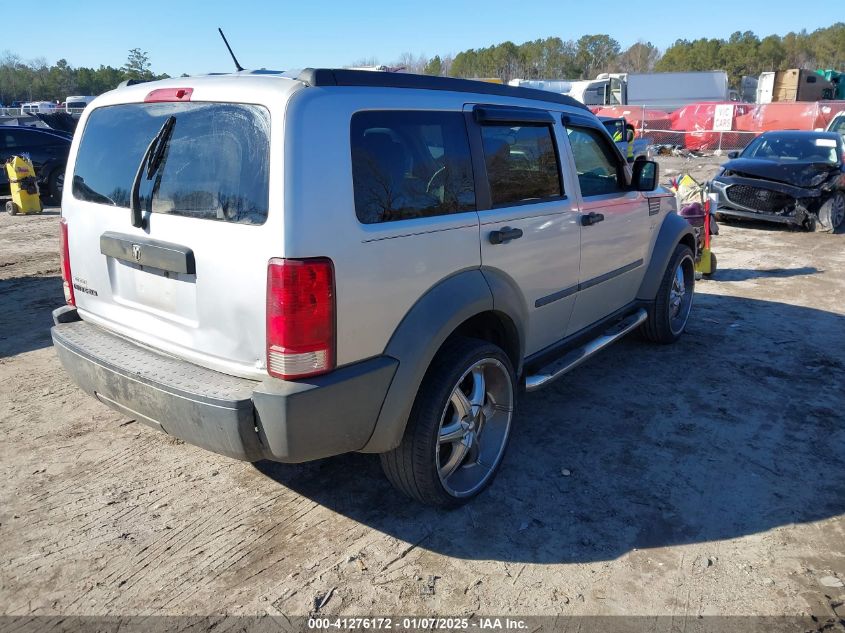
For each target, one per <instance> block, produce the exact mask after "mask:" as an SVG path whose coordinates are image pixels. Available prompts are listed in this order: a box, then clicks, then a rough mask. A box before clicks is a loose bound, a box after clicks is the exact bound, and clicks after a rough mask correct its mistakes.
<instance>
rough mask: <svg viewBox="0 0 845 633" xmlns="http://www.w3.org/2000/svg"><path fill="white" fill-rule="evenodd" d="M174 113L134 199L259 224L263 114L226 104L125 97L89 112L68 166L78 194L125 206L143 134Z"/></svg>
mask: <svg viewBox="0 0 845 633" xmlns="http://www.w3.org/2000/svg"><path fill="white" fill-rule="evenodd" d="M171 116H172V117H174V119H175V123H174V125H173V130H172V134H171V135H170V139H169V142H168V143H167V144H166V146H165V147H162V152H161V156H158V157H157V158H158V162H159V166H158V169H157V170H156V171H155V174H153V176H154V177H153V178H152V180H147V179H146V178H144V179H142V182H141V187H140V191H139V194H140V206H141V209H142V210H143V211H144V212H145V213H147V212H152V213H167V214H171V215H181V216H188V217H195V218H203V219H208V220H222V221H225V222H237V223H241V224H262V223H263V222H264V221H265V220H266V219H267V210H268V206H269V200H268V198H269V163H270V115H269V113H268V112H267V110H266V109H265V108H262V107H260V106H252V105H242V104H227V103H132V104H125V105H117V106H107V107H103V108H98V109H97V110H94V112H92V113H91V116H90V117H89V118H88V122H87V123H86V125H85V130H84V132H83V135H82V140H81V141H80V144H79V152H78V154H77V157H76V164H75V165H74V169H73V179H72V191H73V197H74V198H76V199H77V200H83V201H86V202H94V203H97V204H104V205H109V206H116V207H125V208H127V209H128V208H129V206H130V197H131V192H132V182H133V180H134V178H135V174H136V172H137V170H138V165H139V164H140V162H141V159H142V158H143V156H144V152H145V151H146V149H147V146H148V145H149V143H150V140H151V139H152V138H153V137H155V136H156V133H157V132H158V131H159V130H160V129H161V128H162V125H163V124H164V123H165V121H167V120H168V118H169V117H171Z"/></svg>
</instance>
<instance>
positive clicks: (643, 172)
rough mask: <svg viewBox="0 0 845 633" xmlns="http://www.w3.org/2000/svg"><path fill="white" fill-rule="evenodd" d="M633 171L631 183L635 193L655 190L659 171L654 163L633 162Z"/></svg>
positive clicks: (651, 161)
mask: <svg viewBox="0 0 845 633" xmlns="http://www.w3.org/2000/svg"><path fill="white" fill-rule="evenodd" d="M633 170H634V173H633V175H632V177H631V182H632V183H633V189H634V190H635V191H654V190H655V189H657V184H658V182H657V180H658V177H659V170H658V167H657V163H656V162H655V161H653V160H637V161H634V166H633Z"/></svg>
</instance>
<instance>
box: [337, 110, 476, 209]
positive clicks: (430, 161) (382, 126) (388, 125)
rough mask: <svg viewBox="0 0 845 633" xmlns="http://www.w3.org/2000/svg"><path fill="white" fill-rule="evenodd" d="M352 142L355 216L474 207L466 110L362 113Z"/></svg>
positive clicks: (355, 119) (357, 115)
mask: <svg viewBox="0 0 845 633" xmlns="http://www.w3.org/2000/svg"><path fill="white" fill-rule="evenodd" d="M351 141H352V182H353V186H354V189H355V214H356V215H357V216H358V220H360V221H361V222H362V223H364V224H376V223H379V222H391V221H395V220H408V219H411V218H423V217H430V216H434V215H448V214H451V213H461V212H463V211H474V210H475V187H474V184H473V174H472V161H471V159H470V150H469V139H468V137H467V131H466V123H464V116H463V114H462V113H460V112H416V111H414V112H411V111H367V112H357V113H355V114H354V115H353V116H352V124H351Z"/></svg>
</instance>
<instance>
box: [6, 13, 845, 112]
mask: <svg viewBox="0 0 845 633" xmlns="http://www.w3.org/2000/svg"><path fill="white" fill-rule="evenodd" d="M377 64H378V62H377V60H376V59H374V58H369V59H361V60H358V61H357V62H355V63H354V64H352V65H353V66H373V65H377ZM389 65H390V66H394V67H403V68H405V69H406V70H407V71H409V72H416V73H422V74H428V75H443V76H451V77H468V78H472V77H476V78H496V79H499V80H501V81H503V82H507V81H510V80H511V79H514V78H522V79H592V78H594V77H595V76H596V75H597V74H599V73H602V72H651V71H658V72H662V71H690V70H725V71H727V73H728V77H729V80H730V83H731V85H732V86H733V87H739V82H740V79H741V77H742V76H743V75H752V76H757V75H759V74H760V73H761V72H763V71H767V70H785V69H787V68H807V69H816V68H833V69H836V70H840V71H842V70H845V22H837V23H835V24H833V25H831V26H829V27H827V28H821V29H817V30H815V31H813V32H811V33H808V32H807V31H806V30H804V31H800V32H798V33H788V34H786V35H783V36H780V35H768V36H766V37H763V38H760V37H758V36H757V35H755V34H754V33H753V32H751V31H745V32H740V31H737V32H736V33H733V34H732V35H731V36H730V37H728V38H727V39H720V38H700V39H696V40H685V39H682V40H676V41H675V42H674V43H673V44H672V45H671V46H669V47H668V48H667V49H666V50H665V51H660V50H658V48H657V47H656V46H654V45H653V44H652V43H651V42H645V41H639V42H635V43H634V44H632V45H631V46H629V47H628V48H626V49H624V50H623V49H622V47H621V45H620V44H619V42H618V41H617V40H615V39H614V38H612V37H610V36H609V35H607V34H601V33H600V34H595V35H584V36H583V37H580V38H578V39H577V40H563V39H561V38H559V37H547V38H545V39H537V40H533V41H530V42H524V43H522V44H514V43H513V42H502V43H501V44H496V45H493V46H488V47H486V48H471V49H468V50H465V51H461V52H459V53H458V54H456V55H451V54H450V55H435V56H434V57H427V56H426V55H414V54H412V53H404V54H403V55H402V56H401V57H400V58H399V59H398V60H395V61H394V62H393V63H391V64H389ZM166 77H168V75H157V74H155V73H153V72H152V70H151V68H150V61H149V57H148V55H147V53H146V52H145V51H142V50H140V49H137V48H134V49H132V50H130V51H129V55H128V57H127V60H126V63H125V64H124V65H123V66H121V67H120V68H114V67H112V66H102V65H101V66H100V67H99V68H96V69H95V68H85V67H79V68H74V67H72V66H70V65H69V64H68V62H67V61H66V60H64V59H60V60H59V61H57V62H56V63H55V64H53V65H52V66H48V64H47V62H46V61H45V60H44V59H36V60H33V61H29V62H23V61H22V60H21V59H20V57H18V56H17V55H15V54H13V53H10V52H8V51H6V52H5V53H3V54H2V55H0V103H5V104H7V105H8V104H10V103H11V102H13V101H40V100H46V101H62V100H64V99H65V97H67V96H68V95H72V94H80V95H97V94H101V93H103V92H106V91H107V90H111V89H113V88H114V87H116V86H117V85H118V84H119V83H120V82H122V81H125V80H126V79H141V80H152V79H164V78H166Z"/></svg>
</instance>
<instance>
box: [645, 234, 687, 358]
mask: <svg viewBox="0 0 845 633" xmlns="http://www.w3.org/2000/svg"><path fill="white" fill-rule="evenodd" d="M694 290H695V260H694V259H693V255H692V250H690V247H689V246H687V245H686V244H678V245H677V246H676V247H675V252H674V253H673V254H672V258H671V259H670V260H669V265H668V266H667V267H666V271H665V272H664V273H663V279H662V280H661V282H660V288H659V289H658V290H657V296H656V297H655V299H654V301H653V302H652V304H651V305H650V306H649V307H648V319H647V320H646V322H645V323H643V325H642V328H641V332H642V334H643V336H645V338H647V339H648V340H650V341H652V342H654V343H662V344H668V343H674V342H675V341H677V340H678V339H679V338H681V334H682V333H683V331H684V328H685V327H686V325H687V320H688V319H689V314H690V310H691V309H692V297H693V291H694Z"/></svg>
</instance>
